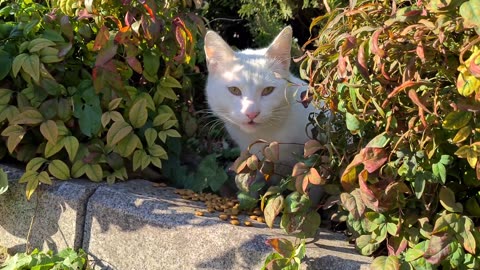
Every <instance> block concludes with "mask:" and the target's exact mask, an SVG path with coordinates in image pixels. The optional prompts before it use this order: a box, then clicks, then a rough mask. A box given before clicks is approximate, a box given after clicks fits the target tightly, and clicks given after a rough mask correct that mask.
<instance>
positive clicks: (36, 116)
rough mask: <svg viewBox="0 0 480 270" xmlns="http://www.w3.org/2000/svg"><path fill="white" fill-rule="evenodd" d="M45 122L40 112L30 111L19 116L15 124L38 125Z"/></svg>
mask: <svg viewBox="0 0 480 270" xmlns="http://www.w3.org/2000/svg"><path fill="white" fill-rule="evenodd" d="M44 120H45V119H44V118H43V116H42V114H41V113H40V112H39V111H38V110H35V109H30V110H26V111H23V112H22V113H20V114H19V115H17V116H16V117H15V119H14V120H13V122H14V123H15V124H17V125H38V124H40V123H42V122H43V121H44Z"/></svg>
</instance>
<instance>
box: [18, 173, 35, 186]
mask: <svg viewBox="0 0 480 270" xmlns="http://www.w3.org/2000/svg"><path fill="white" fill-rule="evenodd" d="M37 176H38V172H36V171H26V172H25V173H24V174H23V175H22V177H20V179H19V180H18V183H20V184H23V183H27V182H29V181H31V180H32V179H33V178H36V177H37Z"/></svg>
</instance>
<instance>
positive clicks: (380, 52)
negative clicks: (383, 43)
mask: <svg viewBox="0 0 480 270" xmlns="http://www.w3.org/2000/svg"><path fill="white" fill-rule="evenodd" d="M383 30H384V29H383V28H379V29H377V30H376V31H375V32H374V33H373V35H372V47H371V51H372V53H374V54H375V55H377V56H378V57H380V58H384V57H385V51H384V50H383V49H381V48H380V47H379V46H378V38H379V36H380V34H381V33H382V32H383Z"/></svg>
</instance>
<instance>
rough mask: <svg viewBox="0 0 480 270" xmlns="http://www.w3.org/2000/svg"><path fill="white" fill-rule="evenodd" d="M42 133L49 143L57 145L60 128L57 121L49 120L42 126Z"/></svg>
mask: <svg viewBox="0 0 480 270" xmlns="http://www.w3.org/2000/svg"><path fill="white" fill-rule="evenodd" d="M40 132H41V133H42V135H43V137H44V138H45V139H47V141H49V142H51V143H56V142H57V139H58V127H57V124H56V123H55V121H53V120H47V121H45V122H43V123H42V124H41V125H40Z"/></svg>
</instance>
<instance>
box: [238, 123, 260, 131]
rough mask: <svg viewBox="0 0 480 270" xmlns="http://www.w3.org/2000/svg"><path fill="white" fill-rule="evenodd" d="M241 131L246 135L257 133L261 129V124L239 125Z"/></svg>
mask: <svg viewBox="0 0 480 270" xmlns="http://www.w3.org/2000/svg"><path fill="white" fill-rule="evenodd" d="M239 127H240V129H242V130H243V131H244V132H245V133H255V132H256V131H257V130H258V128H259V127H260V124H258V123H244V124H241V125H239Z"/></svg>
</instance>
